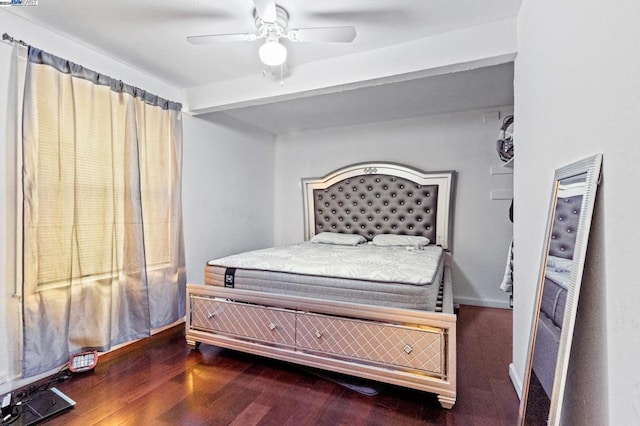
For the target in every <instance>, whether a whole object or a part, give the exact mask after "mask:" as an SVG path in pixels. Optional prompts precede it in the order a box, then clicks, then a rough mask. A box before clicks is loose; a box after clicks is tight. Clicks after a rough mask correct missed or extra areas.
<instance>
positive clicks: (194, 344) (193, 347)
mask: <svg viewBox="0 0 640 426" xmlns="http://www.w3.org/2000/svg"><path fill="white" fill-rule="evenodd" d="M187 345H189V346H191V350H194V351H197V350H198V348H199V347H200V342H196V341H195V340H189V339H187Z"/></svg>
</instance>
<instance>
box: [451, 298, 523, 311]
mask: <svg viewBox="0 0 640 426" xmlns="http://www.w3.org/2000/svg"><path fill="white" fill-rule="evenodd" d="M453 303H454V304H456V305H471V306H481V307H483V308H500V309H512V308H511V304H510V303H509V300H508V299H507V300H497V299H492V300H486V299H478V298H475V297H457V296H454V297H453Z"/></svg>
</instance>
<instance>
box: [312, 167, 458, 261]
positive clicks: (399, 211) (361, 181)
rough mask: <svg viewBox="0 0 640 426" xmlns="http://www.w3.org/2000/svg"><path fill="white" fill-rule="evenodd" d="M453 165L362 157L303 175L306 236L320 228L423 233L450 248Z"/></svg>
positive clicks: (369, 235) (364, 233) (367, 233)
mask: <svg viewBox="0 0 640 426" xmlns="http://www.w3.org/2000/svg"><path fill="white" fill-rule="evenodd" d="M454 175H455V173H454V172H453V171H446V172H423V171H420V170H417V169H414V168H411V167H407V166H404V165H400V164H395V163H384V162H375V163H359V164H355V165H351V166H348V167H345V168H342V169H339V170H336V171H334V172H332V173H329V174H328V175H326V176H324V177H322V178H304V179H302V192H303V194H302V195H303V203H304V221H305V224H304V226H305V233H304V238H305V240H308V239H310V238H311V237H313V236H314V235H316V234H318V233H320V232H341V233H349V234H359V235H362V236H363V237H365V238H367V239H368V240H371V239H373V237H375V236H376V235H378V234H401V235H420V236H425V237H427V238H429V240H430V241H431V242H432V243H434V244H438V245H440V246H442V247H443V248H445V249H448V248H450V245H451V241H450V231H451V222H452V219H451V217H452V213H453V209H452V195H453V185H454Z"/></svg>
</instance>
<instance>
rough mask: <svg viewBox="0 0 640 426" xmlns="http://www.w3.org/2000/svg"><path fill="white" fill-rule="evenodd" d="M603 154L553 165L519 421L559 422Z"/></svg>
mask: <svg viewBox="0 0 640 426" xmlns="http://www.w3.org/2000/svg"><path fill="white" fill-rule="evenodd" d="M601 165H602V155H601V154H598V155H594V156H592V157H589V158H586V159H584V160H581V161H578V162H575V163H573V164H569V165H567V166H565V167H562V168H560V169H558V170H556V173H555V176H554V181H553V186H552V196H551V203H550V207H549V216H548V219H547V228H546V233H545V240H544V241H545V242H544V245H543V251H542V261H541V264H540V273H539V278H538V290H537V293H536V302H535V304H534V311H533V321H532V327H531V335H530V339H529V351H528V356H527V369H526V371H525V378H524V387H523V392H522V399H521V401H520V412H519V419H518V424H520V425H546V424H550V425H556V424H559V422H560V414H561V410H562V399H563V396H564V393H565V389H564V385H565V381H566V377H567V369H568V366H569V356H570V350H571V341H572V337H573V329H574V324H575V317H576V311H577V308H578V295H579V293H580V285H581V281H582V272H583V270H584V262H585V255H586V251H587V242H588V238H589V230H590V228H591V216H592V214H593V206H594V203H595V197H596V190H597V187H598V182H599V178H600V169H601Z"/></svg>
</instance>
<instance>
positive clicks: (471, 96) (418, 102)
mask: <svg viewBox="0 0 640 426" xmlns="http://www.w3.org/2000/svg"><path fill="white" fill-rule="evenodd" d="M506 105H513V63H506V64H501V65H494V66H491V67H483V68H477V69H474V70H469V71H460V72H456V73H450V74H443V75H436V76H433V77H425V78H420V79H413V80H407V81H402V82H397V83H393V84H384V85H376V86H369V87H364V88H358V89H353V90H349V91H347V92H344V91H343V92H337V93H331V94H326V95H317V96H313V97H311V98H307V97H305V98H298V99H293V100H287V101H282V102H273V103H269V104H265V105H255V106H249V107H242V108H235V109H229V110H226V111H222V112H215V113H210V114H204V115H202V116H201V117H203V118H205V119H208V120H210V121H214V122H217V123H219V124H224V125H230V126H238V125H241V126H248V127H253V128H257V129H259V130H262V131H265V132H267V133H273V134H278V133H285V132H291V131H298V130H309V129H317V128H324V127H338V126H346V125H353V124H363V123H371V122H379V121H387V120H395V119H400V118H409V117H419V116H424V115H431V114H441V113H447V112H456V111H467V110H472V109H482V108H489V107H498V106H506Z"/></svg>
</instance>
